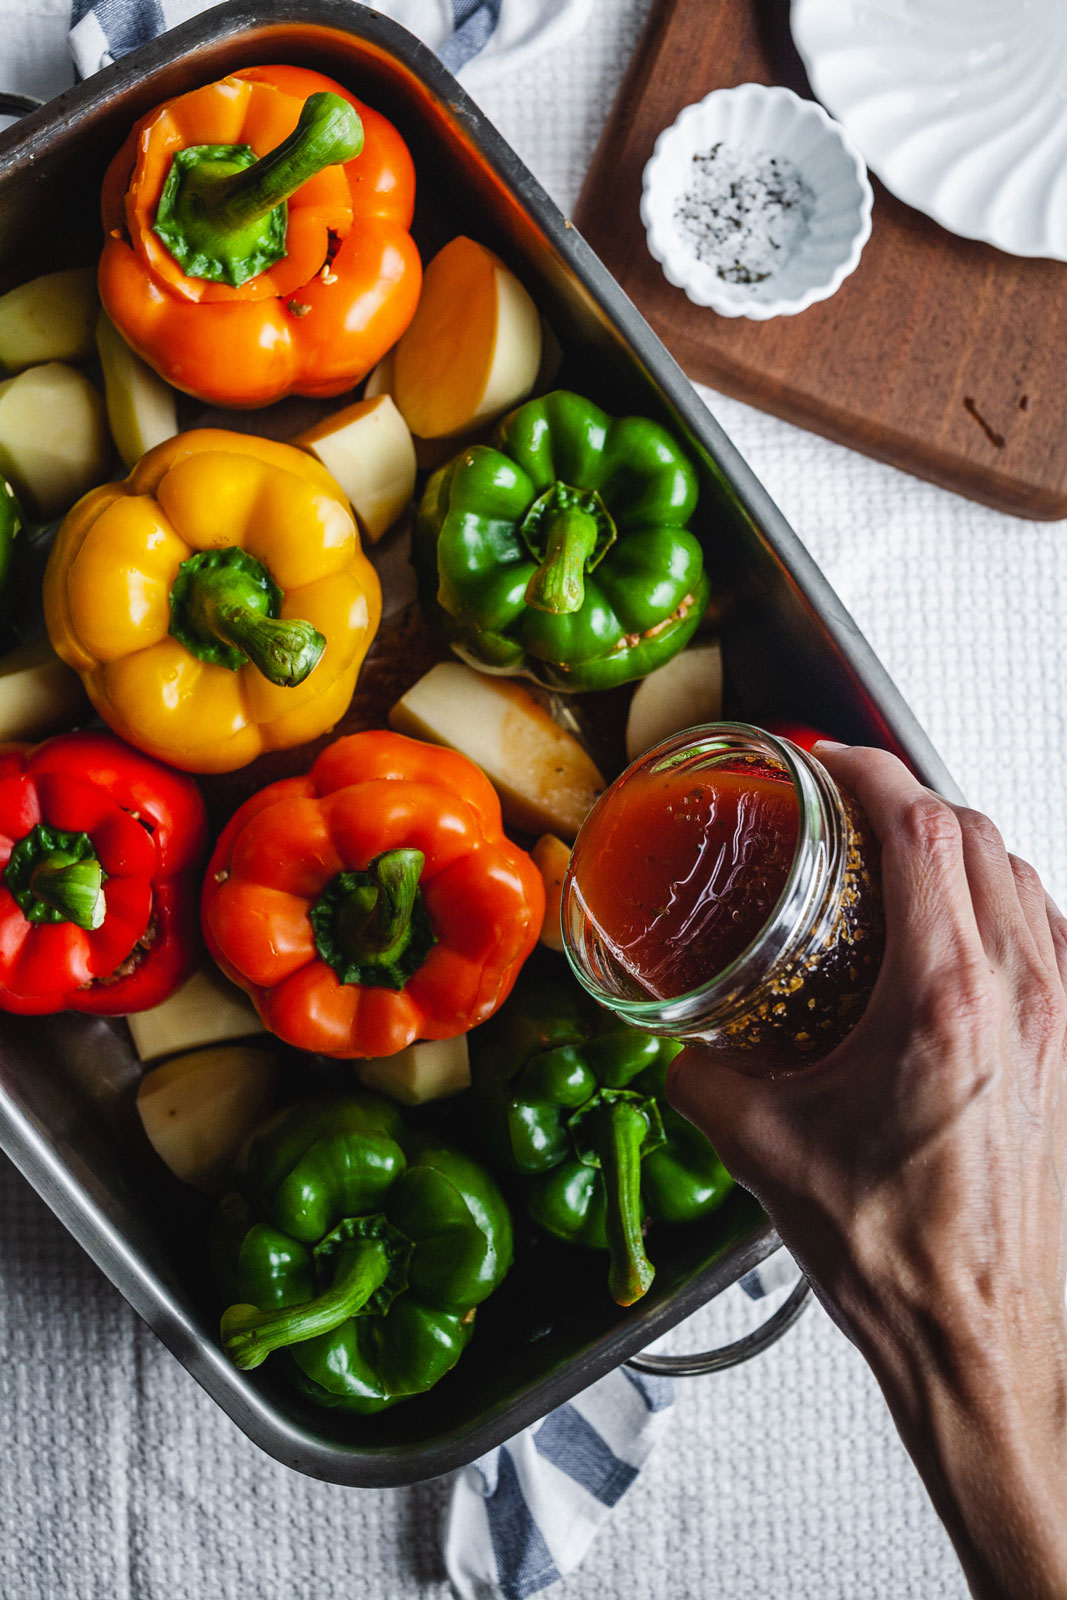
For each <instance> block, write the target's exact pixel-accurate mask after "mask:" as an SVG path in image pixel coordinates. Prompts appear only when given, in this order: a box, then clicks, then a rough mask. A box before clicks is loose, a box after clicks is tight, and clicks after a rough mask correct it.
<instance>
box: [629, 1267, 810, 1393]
mask: <svg viewBox="0 0 1067 1600" xmlns="http://www.w3.org/2000/svg"><path fill="white" fill-rule="evenodd" d="M810 1301H811V1287H810V1285H809V1283H808V1280H807V1278H801V1279H800V1281H799V1282H798V1283H797V1284H795V1285H794V1287H793V1289H792V1291H791V1292H790V1294H789V1296H788V1298H787V1299H785V1300H783V1302H782V1304H781V1305H780V1306H779V1307H778V1310H777V1311H775V1312H774V1313H773V1315H771V1316H769V1317H768V1318H767V1321H766V1322H764V1323H761V1324H760V1326H759V1327H758V1328H756V1329H754V1330H753V1332H752V1333H746V1334H745V1336H744V1338H743V1339H735V1340H734V1342H733V1343H732V1344H724V1345H722V1346H721V1347H720V1348H719V1349H718V1350H705V1351H704V1352H703V1353H702V1354H701V1355H696V1356H647V1355H639V1356H631V1357H630V1359H629V1361H627V1362H626V1363H625V1365H626V1366H628V1367H634V1368H636V1370H637V1371H638V1372H654V1373H656V1374H657V1375H658V1376H660V1377H670V1378H699V1377H702V1376H703V1375H704V1373H706V1372H722V1371H723V1370H724V1369H725V1368H726V1367H736V1366H739V1365H740V1363H741V1362H742V1361H748V1360H750V1358H751V1357H752V1356H758V1355H760V1354H761V1353H762V1352H763V1351H764V1350H767V1349H769V1347H770V1346H771V1345H772V1344H775V1343H776V1342H777V1340H779V1339H780V1338H781V1337H782V1334H783V1333H785V1332H787V1331H788V1329H790V1328H791V1327H792V1326H793V1324H794V1322H796V1320H797V1318H798V1317H799V1316H800V1314H801V1312H803V1311H805V1310H806V1309H807V1307H808V1304H809V1302H810Z"/></svg>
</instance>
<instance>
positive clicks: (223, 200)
mask: <svg viewBox="0 0 1067 1600" xmlns="http://www.w3.org/2000/svg"><path fill="white" fill-rule="evenodd" d="M362 149H363V123H362V122H361V121H360V118H359V115H358V113H357V112H356V110H355V108H354V107H353V106H350V105H349V103H348V101H347V100H342V98H341V96H340V95H339V94H330V93H327V92H323V93H318V94H313V95H309V96H308V98H307V100H305V102H304V106H303V109H302V111H301V113H300V120H299V121H298V122H297V125H296V127H295V128H294V129H293V131H292V133H291V134H290V135H289V137H288V138H287V139H283V140H282V142H281V144H280V145H278V146H276V148H275V149H273V150H271V151H269V152H268V153H267V154H266V155H265V156H261V157H260V159H259V160H258V161H257V162H256V164H255V166H252V167H248V168H246V169H245V171H244V172H237V173H234V174H233V175H232V176H231V177H228V178H216V179H214V180H212V179H210V178H205V181H204V182H203V184H201V185H199V186H198V197H199V202H200V204H201V205H202V207H203V209H204V211H205V213H206V215H207V216H208V217H209V218H210V220H211V222H212V224H213V225H214V226H215V227H216V228H218V229H219V231H220V232H223V233H231V232H236V231H237V230H238V229H241V228H246V227H247V226H248V225H249V224H250V223H253V222H258V221H259V219H260V218H261V217H264V216H266V215H267V213H268V212H270V211H273V210H274V208H275V206H279V205H281V204H282V202H283V201H285V200H288V199H289V197H290V195H293V194H295V193H296V191H297V190H298V189H299V188H300V187H301V185H302V184H305V183H306V182H307V181H308V179H309V178H313V177H314V176H315V174H316V173H317V172H321V171H322V170H323V169H324V168H325V167H332V166H334V165H336V164H337V163H338V162H342V161H351V160H352V158H353V157H354V156H358V155H359V153H360V151H361V150H362Z"/></svg>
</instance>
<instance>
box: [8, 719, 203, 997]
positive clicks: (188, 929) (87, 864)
mask: <svg viewBox="0 0 1067 1600" xmlns="http://www.w3.org/2000/svg"><path fill="white" fill-rule="evenodd" d="M206 842H207V821H206V816H205V812H204V803H203V801H202V800H201V798H200V793H199V791H198V789H197V788H196V785H195V784H194V783H193V781H192V779H191V778H187V777H185V776H184V775H183V774H181V773H177V772H172V771H171V770H170V769H169V768H168V767H164V766H162V765H161V764H160V763H159V762H158V761H152V760H150V758H149V757H148V756H144V755H141V754H140V752H139V751H136V750H131V749H130V747H129V746H128V745H125V744H123V743H122V742H121V741H120V740H119V739H115V738H112V737H111V735H110V734H103V733H68V734H61V735H59V736H58V737H57V738H55V739H49V740H47V741H46V743H44V744H40V745H37V746H36V748H33V747H31V746H29V745H4V746H2V747H0V1009H2V1010H5V1011H17V1012H22V1013H25V1014H31V1015H37V1014H40V1013H43V1012H50V1011H63V1010H66V1009H70V1010H73V1011H91V1012H96V1013H97V1014H100V1015H103V1016H124V1015H125V1014H126V1013H127V1012H129V1011H144V1010H146V1009H147V1008H148V1007H149V1006H154V1005H158V1004H159V1002H160V1001H161V1000H165V999H166V997H167V995H169V994H170V993H171V991H172V990H173V989H175V988H177V986H178V984H179V983H181V982H182V980H183V979H184V978H186V977H187V976H188V974H189V973H190V971H191V970H192V968H193V966H194V964H195V962H196V959H197V953H198V948H199V940H198V937H197V920H198V919H197V893H196V891H197V887H198V879H197V868H198V867H199V865H200V863H201V860H202V858H203V854H204V850H205V846H206Z"/></svg>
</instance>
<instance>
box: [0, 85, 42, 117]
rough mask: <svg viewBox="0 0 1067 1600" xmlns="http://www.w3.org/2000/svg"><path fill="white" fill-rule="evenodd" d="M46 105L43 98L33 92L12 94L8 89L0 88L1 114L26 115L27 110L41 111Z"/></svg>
mask: <svg viewBox="0 0 1067 1600" xmlns="http://www.w3.org/2000/svg"><path fill="white" fill-rule="evenodd" d="M43 105H44V101H43V100H38V99H37V97H36V95H32V94H12V93H11V92H10V91H9V90H7V89H0V116H3V117H24V116H25V115H26V113H27V111H39V110H40V108H41V107H42V106H43Z"/></svg>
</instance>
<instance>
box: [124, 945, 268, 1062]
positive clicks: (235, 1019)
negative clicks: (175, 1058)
mask: <svg viewBox="0 0 1067 1600" xmlns="http://www.w3.org/2000/svg"><path fill="white" fill-rule="evenodd" d="M126 1026H127V1027H128V1028H129V1030H130V1036H131V1038H132V1039H133V1048H134V1049H135V1050H136V1051H137V1055H138V1058H139V1059H140V1060H141V1061H155V1060H157V1059H158V1058H159V1057H160V1056H166V1055H171V1054H172V1053H175V1052H177V1051H179V1050H193V1049H195V1048H196V1047H197V1046H198V1045H206V1044H221V1043H223V1042H224V1041H225V1040H228V1039H248V1038H251V1037H253V1036H254V1035H255V1034H257V1033H266V1031H267V1030H266V1028H264V1026H263V1024H262V1022H260V1020H259V1015H258V1013H257V1012H256V1009H255V1007H254V1006H253V1004H252V1002H251V1000H249V998H248V996H247V995H246V994H245V993H244V991H243V990H241V989H238V988H237V986H236V984H233V983H230V981H229V979H227V978H224V977H223V976H222V973H221V972H219V971H218V969H217V968H216V967H201V968H200V969H199V971H197V972H194V973H193V975H192V977H190V978H186V980H185V982H184V983H183V984H182V986H181V988H180V989H175V991H174V993H173V994H172V995H171V996H170V997H169V999H167V1000H164V1001H163V1003H162V1005H158V1006H153V1007H152V1009H151V1010H150V1011H135V1012H133V1013H132V1014H131V1015H130V1016H128V1017H127V1018H126Z"/></svg>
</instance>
